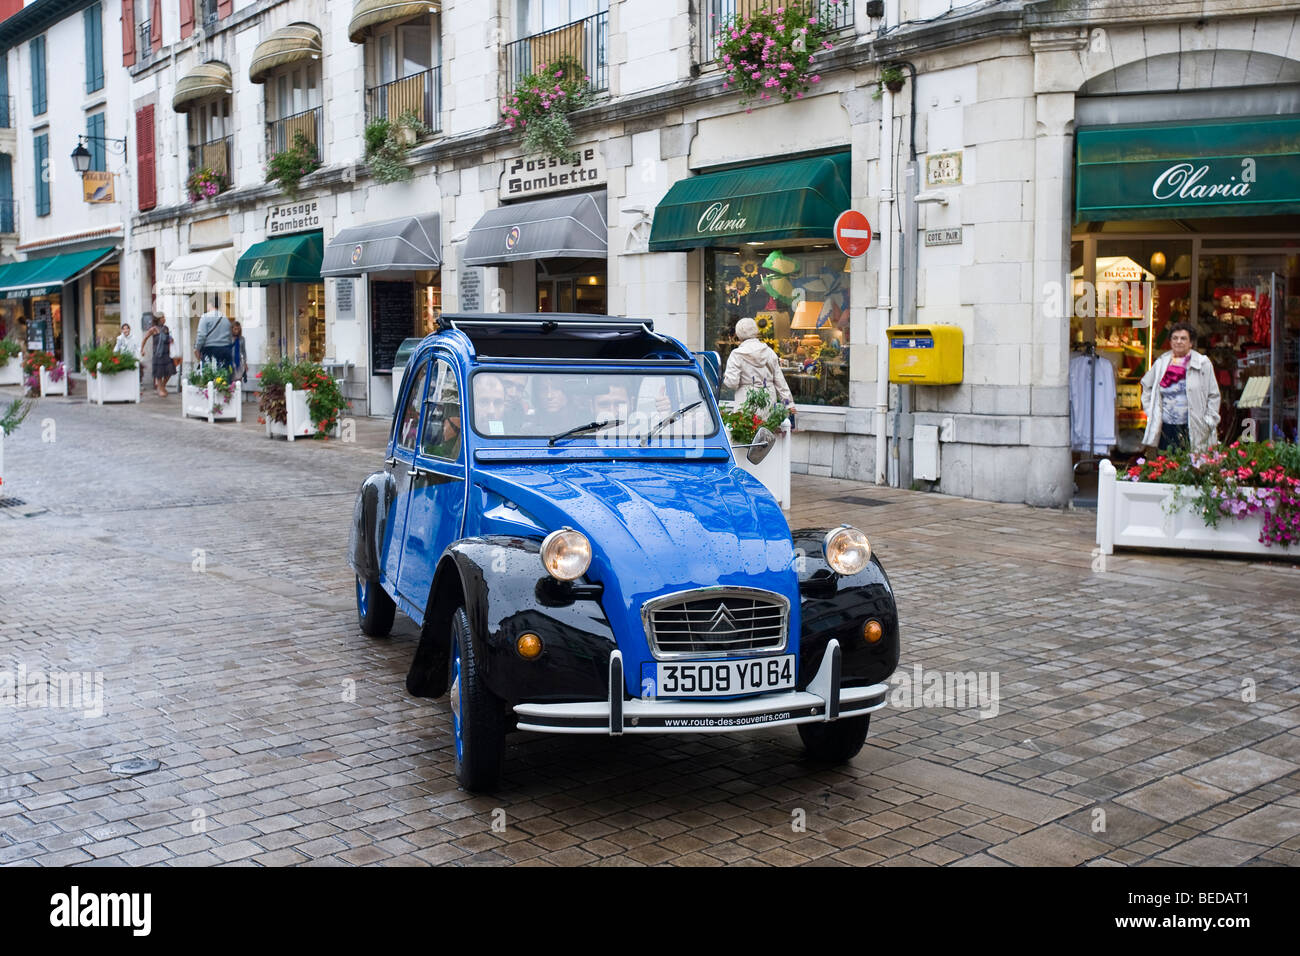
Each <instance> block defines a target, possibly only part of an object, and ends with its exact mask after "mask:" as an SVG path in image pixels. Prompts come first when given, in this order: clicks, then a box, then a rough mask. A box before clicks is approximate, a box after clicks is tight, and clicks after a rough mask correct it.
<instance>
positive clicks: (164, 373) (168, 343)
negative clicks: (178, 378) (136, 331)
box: [140, 313, 174, 398]
mask: <svg viewBox="0 0 1300 956" xmlns="http://www.w3.org/2000/svg"><path fill="white" fill-rule="evenodd" d="M151 339H152V341H150V340H151ZM173 344H174V343H173V340H172V333H171V329H169V328H167V319H166V317H165V316H164V315H163V314H162V313H158V314H156V315H154V317H153V327H152V328H151V329H149V331H148V332H146V333H145V334H144V338H143V339H142V340H141V341H140V350H141V351H142V352H143V351H148V353H149V355H150V356H151V357H152V358H153V368H152V370H151V371H152V374H153V390H154V391H155V392H156V393H157V394H158V397H159V398H166V397H167V380H168V379H169V378H171V377H172V366H173V361H172V352H173V351H174V348H173Z"/></svg>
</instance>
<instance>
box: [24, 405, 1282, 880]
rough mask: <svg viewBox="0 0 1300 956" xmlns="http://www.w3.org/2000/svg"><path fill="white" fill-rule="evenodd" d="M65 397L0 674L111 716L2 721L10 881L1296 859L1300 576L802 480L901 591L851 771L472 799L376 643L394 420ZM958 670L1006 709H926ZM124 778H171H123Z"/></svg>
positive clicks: (530, 770) (518, 764) (30, 502)
mask: <svg viewBox="0 0 1300 956" xmlns="http://www.w3.org/2000/svg"><path fill="white" fill-rule="evenodd" d="M78 391H79V392H80V393H81V395H78V396H74V397H73V398H72V399H70V400H66V401H65V400H59V399H45V400H41V401H38V402H37V404H36V406H35V408H34V409H33V411H32V413H31V415H30V416H29V418H28V420H27V422H26V423H25V424H24V425H23V427H22V428H21V429H20V431H19V432H18V433H17V435H16V436H15V437H14V438H12V439H10V440H9V441H7V442H6V445H5V459H4V460H5V477H4V486H3V490H2V492H0V493H2V494H4V495H6V496H11V497H12V498H16V499H20V500H21V504H13V503H9V504H8V505H7V506H6V507H3V508H0V673H4V672H6V671H8V672H15V673H16V672H18V671H19V669H20V668H21V669H24V670H25V672H26V673H28V674H31V673H33V672H36V671H46V672H52V671H59V672H70V671H71V672H95V673H102V676H103V685H102V686H103V701H102V704H103V714H102V716H94V715H90V716H88V715H87V714H86V713H85V710H86V708H83V707H76V708H70V707H52V706H31V705H30V704H31V703H32V702H31V701H29V702H28V703H29V706H24V707H18V706H3V707H0V864H40V865H82V864H84V865H90V864H113V865H121V864H130V865H143V864H159V863H166V864H178V865H215V864H227V863H241V864H257V865H268V866H279V865H292V864H316V865H355V864H370V863H380V864H401V865H424V864H431V863H456V864H508V863H530V864H556V865H570V864H604V865H639V864H660V863H670V864H681V865H720V864H734V863H739V864H773V865H786V864H800V863H808V862H813V863H817V864H832V865H835V864H848V865H862V864H896V865H958V866H962V865H994V866H1001V865H1008V864H1009V865H1073V864H1094V865H1133V864H1157V865H1178V864H1182V865H1197V864H1200V865H1204V864H1210V865H1235V864H1242V863H1255V864H1265V865H1296V864H1298V863H1300V688H1298V686H1297V684H1298V681H1297V674H1298V673H1300V660H1298V658H1300V653H1298V646H1300V640H1298V635H1300V598H1297V593H1298V591H1300V567H1297V565H1296V564H1293V563H1288V562H1285V561H1276V562H1263V561H1260V562H1247V561H1239V560H1229V559H1209V558H1186V557H1168V556H1163V555H1154V554H1144V553H1133V552H1129V553H1121V554H1116V555H1114V556H1111V557H1109V558H1107V559H1106V561H1105V565H1104V567H1103V566H1101V559H1100V558H1096V557H1094V555H1093V552H1092V549H1093V543H1092V535H1093V515H1092V514H1091V513H1090V512H1069V513H1062V512H1059V511H1047V510H1036V509H1032V508H1028V507H1025V506H1022V505H1000V504H991V503H987V502H979V501H973V500H967V499H959V498H948V497H943V496H939V495H932V494H923V493H919V492H908V491H900V490H893V489H881V488H877V487H875V486H873V485H867V484H856V483H852V482H846V481H838V480H832V479H821V478H807V477H804V476H796V477H795V481H794V496H795V506H794V509H793V511H792V513H791V524H792V525H794V526H814V525H833V524H838V523H840V522H851V523H853V524H855V525H857V526H858V527H860V528H862V529H863V530H865V531H866V532H867V533H868V535H870V537H871V541H872V543H873V546H874V547H875V549H876V551H877V552H878V553H879V554H880V556H881V560H882V561H883V563H884V565H885V567H886V569H887V570H888V572H889V574H890V576H891V579H892V582H893V585H894V587H895V589H896V591H897V595H898V600H899V611H900V617H901V620H902V622H903V632H902V633H903V654H902V663H901V664H900V676H901V677H906V678H907V681H906V682H902V681H900V683H899V688H898V690H899V694H898V695H896V696H898V697H905V698H906V699H902V700H895V701H894V702H892V703H891V706H889V707H887V708H886V709H885V710H883V711H880V712H878V713H877V714H876V715H875V716H874V717H873V719H872V726H871V734H870V736H869V737H868V739H867V745H866V747H865V748H864V749H863V751H862V753H861V754H860V755H859V756H858V757H857V758H855V759H854V760H853V761H852V762H851V763H850V764H848V765H846V766H843V767H838V768H832V769H826V768H825V767H821V766H816V765H811V764H809V763H807V762H805V761H804V759H803V758H802V751H801V747H800V743H799V738H798V735H797V734H796V733H795V732H794V731H793V730H790V729H774V730H768V731H763V730H758V731H753V732H749V733H745V734H737V735H697V736H678V737H668V736H664V737H623V738H620V739H607V738H597V737H566V736H558V735H557V736H544V735H538V734H514V735H512V736H511V737H510V738H509V739H508V744H507V753H506V767H505V774H506V776H505V783H504V785H503V787H502V789H501V791H500V792H499V793H497V794H495V795H492V796H473V795H470V794H467V793H465V792H464V791H462V790H459V789H458V788H457V785H456V781H455V776H454V772H453V754H452V752H451V746H452V745H451V742H450V732H449V717H448V711H447V703H446V698H443V699H441V700H438V701H433V702H430V701H426V700H420V699H416V698H413V697H411V696H409V695H408V694H407V692H406V690H405V686H404V678H405V675H406V672H407V669H408V666H409V663H410V659H411V655H412V653H413V651H414V648H415V641H416V637H417V635H416V630H415V628H414V627H413V625H412V624H411V623H410V621H409V620H407V619H406V618H404V617H401V616H400V615H399V617H398V624H397V627H396V628H395V630H394V634H393V636H392V637H391V638H390V639H385V640H373V639H370V638H367V637H365V636H364V635H362V634H361V632H360V630H359V628H358V627H357V622H356V614H355V610H354V594H353V590H354V589H353V575H352V572H351V571H350V570H349V568H348V567H347V564H346V562H345V559H344V551H345V547H346V544H347V538H348V527H349V523H350V519H351V514H352V503H353V497H354V494H355V491H356V488H357V486H358V484H359V483H360V481H361V480H362V478H363V477H364V476H365V475H366V474H368V473H369V472H371V471H373V470H376V469H377V468H379V467H382V459H383V452H382V444H383V441H384V439H385V437H386V430H387V423H386V422H382V421H376V420H368V419H362V420H358V421H357V422H356V441H355V442H352V443H343V442H339V441H329V442H315V441H298V442H295V443H293V444H288V443H286V442H284V441H282V440H276V441H271V440H268V439H267V438H265V437H264V434H263V432H262V430H261V427H260V426H258V425H256V417H257V413H256V410H255V406H254V405H246V406H245V419H246V420H245V422H244V423H243V424H242V425H236V424H217V425H209V424H207V423H206V422H200V421H197V420H193V419H191V420H184V419H182V418H181V417H180V410H179V399H178V397H177V396H175V395H171V396H169V397H168V398H167V399H166V400H162V399H158V398H156V397H154V396H147V397H146V398H145V399H144V401H143V403H142V404H141V405H139V406H105V407H95V406H89V405H87V404H85V403H84V398H83V397H81V396H83V395H84V385H81V384H80V383H79V388H78ZM16 394H17V392H16V390H13V389H0V400H6V401H7V400H8V399H9V398H12V397H13V396H14V395H16ZM50 438H52V439H53V440H52V441H50V440H45V439H50ZM918 668H919V670H918ZM956 672H962V673H967V672H975V673H976V674H979V675H982V676H983V677H986V678H987V679H988V686H989V689H990V690H991V691H995V692H996V700H995V701H986V702H985V706H974V705H971V704H972V702H970V701H967V702H966V703H967V704H968V706H964V707H956V706H944V705H943V704H942V703H938V705H937V706H922V705H923V704H925V703H927V700H925V699H923V696H922V693H921V690H922V688H921V687H918V686H915V685H916V684H918V683H922V684H923V683H924V680H923V679H922V680H917V678H920V677H922V675H926V676H929V675H932V674H949V673H956ZM993 681H996V683H995V684H994V683H993ZM982 686H983V685H982ZM909 688H911V690H908V689H909ZM902 691H908V694H907V695H903V694H902ZM135 757H139V758H145V759H152V760H157V761H158V762H159V764H160V766H159V767H158V769H156V770H154V771H153V772H148V773H143V774H140V775H138V776H133V777H125V776H119V775H118V774H115V773H113V772H111V771H110V769H109V768H110V765H111V764H114V763H116V762H118V761H122V760H126V759H129V758H135Z"/></svg>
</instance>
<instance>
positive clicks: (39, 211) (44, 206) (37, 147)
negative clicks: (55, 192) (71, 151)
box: [32, 133, 50, 216]
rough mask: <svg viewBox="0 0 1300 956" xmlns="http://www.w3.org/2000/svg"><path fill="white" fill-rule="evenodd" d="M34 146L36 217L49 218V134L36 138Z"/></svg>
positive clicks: (33, 140) (33, 141) (33, 142)
mask: <svg viewBox="0 0 1300 956" xmlns="http://www.w3.org/2000/svg"><path fill="white" fill-rule="evenodd" d="M32 145H33V148H34V151H35V156H34V158H35V160H36V215H38V216H48V215H49V214H50V181H49V179H48V178H47V177H48V175H49V170H48V169H47V167H48V166H49V159H50V137H49V134H48V133H42V134H41V135H40V136H36V137H34V138H33V139H32Z"/></svg>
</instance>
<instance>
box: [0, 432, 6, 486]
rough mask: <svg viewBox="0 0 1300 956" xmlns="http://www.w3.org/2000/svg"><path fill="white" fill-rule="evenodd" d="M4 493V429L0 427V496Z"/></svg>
mask: <svg viewBox="0 0 1300 956" xmlns="http://www.w3.org/2000/svg"><path fill="white" fill-rule="evenodd" d="M4 493H5V430H4V429H3V428H0V498H2V497H4Z"/></svg>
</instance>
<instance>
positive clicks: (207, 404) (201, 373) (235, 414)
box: [181, 362, 244, 424]
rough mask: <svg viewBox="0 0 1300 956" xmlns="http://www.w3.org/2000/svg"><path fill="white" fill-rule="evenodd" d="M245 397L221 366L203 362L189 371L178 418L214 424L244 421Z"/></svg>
mask: <svg viewBox="0 0 1300 956" xmlns="http://www.w3.org/2000/svg"><path fill="white" fill-rule="evenodd" d="M243 402H244V395H243V390H242V389H241V387H240V383H239V382H238V381H235V380H234V376H233V373H232V372H231V370H230V369H229V368H227V367H226V366H224V365H214V364H213V363H212V362H204V363H203V364H202V365H200V366H199V367H198V368H196V369H194V371H192V372H190V374H189V376H188V377H187V378H186V380H185V383H184V384H183V385H182V386H181V416H182V417H183V418H206V419H207V420H208V422H209V424H211V423H212V422H215V421H218V420H220V421H236V422H242V421H243V420H244V407H243Z"/></svg>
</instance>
